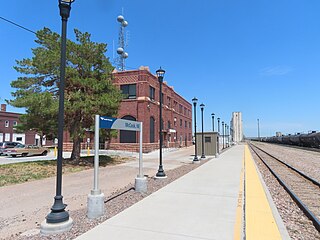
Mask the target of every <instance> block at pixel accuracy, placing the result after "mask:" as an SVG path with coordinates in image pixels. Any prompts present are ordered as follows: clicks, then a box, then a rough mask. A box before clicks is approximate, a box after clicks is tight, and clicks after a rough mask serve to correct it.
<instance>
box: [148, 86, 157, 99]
mask: <svg viewBox="0 0 320 240" xmlns="http://www.w3.org/2000/svg"><path fill="white" fill-rule="evenodd" d="M149 90H150V93H149V97H150V99H151V100H154V98H155V95H156V90H155V88H154V87H151V86H150V87H149Z"/></svg>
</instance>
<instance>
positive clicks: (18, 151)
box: [5, 144, 49, 157]
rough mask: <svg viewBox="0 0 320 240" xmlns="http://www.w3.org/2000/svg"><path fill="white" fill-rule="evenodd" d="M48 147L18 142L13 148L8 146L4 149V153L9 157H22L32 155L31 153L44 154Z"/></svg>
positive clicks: (46, 152)
mask: <svg viewBox="0 0 320 240" xmlns="http://www.w3.org/2000/svg"><path fill="white" fill-rule="evenodd" d="M48 152H49V149H48V148H46V147H39V146H36V145H24V144H18V145H17V146H15V147H14V148H9V149H6V150H5V153H6V154H7V155H9V156H11V157H16V156H18V155H20V156H22V157H26V156H33V155H43V156H46V155H47V154H48Z"/></svg>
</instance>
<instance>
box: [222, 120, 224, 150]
mask: <svg viewBox="0 0 320 240" xmlns="http://www.w3.org/2000/svg"><path fill="white" fill-rule="evenodd" d="M222 149H224V122H223V121H222Z"/></svg>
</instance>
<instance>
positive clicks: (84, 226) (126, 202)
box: [6, 160, 207, 240]
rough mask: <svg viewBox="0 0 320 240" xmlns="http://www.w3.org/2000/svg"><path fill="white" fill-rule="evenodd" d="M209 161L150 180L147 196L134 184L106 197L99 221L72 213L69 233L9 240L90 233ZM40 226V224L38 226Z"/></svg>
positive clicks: (33, 232)
mask: <svg viewBox="0 0 320 240" xmlns="http://www.w3.org/2000/svg"><path fill="white" fill-rule="evenodd" d="M205 162H207V160H204V161H201V164H192V163H190V164H185V165H182V166H181V167H178V168H176V169H173V170H169V171H166V175H167V176H168V177H167V178H166V179H161V180H160V179H154V178H148V192H147V193H145V194H142V193H137V192H135V191H134V186H133V185H132V184H129V185H127V186H126V187H125V188H122V189H119V190H117V191H115V192H113V193H112V194H111V195H109V196H107V197H106V202H105V208H106V214H105V215H104V216H102V217H100V218H98V219H95V220H89V219H88V218H87V217H86V208H83V209H80V210H76V211H70V216H71V217H72V219H73V221H74V224H73V227H72V229H71V230H70V231H69V232H66V233H62V234H56V235H51V236H41V235H40V234H39V229H31V230H29V231H27V232H25V233H23V234H20V235H19V234H16V235H12V236H11V237H10V238H6V239H9V240H13V239H14V240H25V239H35V240H37V239H46V240H48V239H57V240H58V239H59V240H63V239H74V238H76V237H77V236H80V235H81V234H83V233H85V232H87V231H89V230H90V229H92V228H94V227H95V226H97V225H99V224H100V223H102V222H104V221H106V220H107V219H108V218H111V217H112V216H115V215H116V214H118V213H120V212H121V211H123V210H125V209H126V208H128V207H130V206H132V205H133V204H135V203H137V202H138V201H140V200H142V199H143V198H145V197H146V196H148V195H150V194H151V193H153V192H155V191H157V190H159V189H160V188H162V187H164V186H165V185H167V184H169V183H170V182H172V181H174V180H176V179H177V178H179V177H181V176H183V175H185V174H186V173H188V172H190V171H191V170H193V169H195V168H197V167H198V166H200V165H202V164H204V163H205ZM38 225H39V224H38Z"/></svg>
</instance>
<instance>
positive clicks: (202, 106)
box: [200, 103, 206, 158]
mask: <svg viewBox="0 0 320 240" xmlns="http://www.w3.org/2000/svg"><path fill="white" fill-rule="evenodd" d="M200 109H201V139H202V145H201V147H202V154H201V158H206V156H205V155H204V135H203V110H204V104H203V103H201V104H200Z"/></svg>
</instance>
